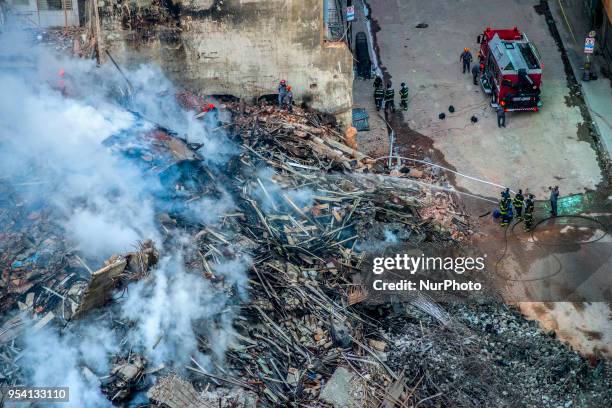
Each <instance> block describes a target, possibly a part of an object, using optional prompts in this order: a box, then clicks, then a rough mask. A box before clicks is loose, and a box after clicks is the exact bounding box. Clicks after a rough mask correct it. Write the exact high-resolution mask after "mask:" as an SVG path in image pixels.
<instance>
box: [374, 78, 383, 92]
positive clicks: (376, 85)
mask: <svg viewBox="0 0 612 408" xmlns="http://www.w3.org/2000/svg"><path fill="white" fill-rule="evenodd" d="M372 86H373V87H374V90H377V89H378V88H382V86H383V81H382V78H381V77H379V76H377V77H376V79H375V80H374V84H373V85H372Z"/></svg>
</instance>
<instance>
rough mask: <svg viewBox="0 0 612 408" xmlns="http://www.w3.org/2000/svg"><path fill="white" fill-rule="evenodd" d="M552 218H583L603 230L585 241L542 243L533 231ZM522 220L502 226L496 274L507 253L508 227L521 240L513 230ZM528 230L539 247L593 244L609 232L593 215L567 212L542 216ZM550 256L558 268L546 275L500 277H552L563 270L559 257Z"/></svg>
mask: <svg viewBox="0 0 612 408" xmlns="http://www.w3.org/2000/svg"><path fill="white" fill-rule="evenodd" d="M554 218H573V219H584V220H587V221H591V222H594V223H595V224H597V225H599V226H600V227H601V229H602V230H603V234H601V236H599V237H597V238H591V239H589V240H586V241H580V242H563V243H558V244H555V243H552V244H551V243H544V242H539V241H538V240H537V239H536V238H535V235H534V234H535V232H536V229H537V227H538V226H539V225H541V224H542V223H544V222H546V221H548V220H550V219H554ZM522 222H524V221H523V220H520V221H518V222H515V223H514V224H512V226H507V227H506V228H504V251H503V253H502V255H501V256H500V258H499V259H498V260H497V262H496V263H495V274H496V275H498V269H499V264H500V263H501V262H502V261H503V260H504V258H505V257H506V255H507V254H508V229H510V232H511V233H512V235H514V237H515V238H516V239H517V240H518V241H522V240H521V239H520V238H519V237H518V236H517V235H516V232H515V231H514V228H515V227H516V226H517V225H519V224H520V223H522ZM529 232H530V235H529V236H530V238H531V242H533V243H534V244H535V245H536V246H538V247H540V248H541V249H545V248H544V247H545V246H562V245H587V244H593V243H595V242H598V241H601V240H602V239H603V238H604V237H605V236H606V235H608V234H609V232H608V228H607V227H606V226H605V225H604V223H603V222H601V221H599V220H598V219H596V218H593V217H588V216H586V215H578V214H568V215H559V216H556V217H546V218H543V219H541V220H539V221H538V222H536V223H535V224H534V225H533V228H531V230H530V231H529ZM551 255H552V257H553V258H554V259H555V261H556V262H557V264H558V268H557V270H556V271H555V272H553V273H551V274H548V275H546V276H541V277H537V278H530V279H511V278H507V277H502V279H504V280H506V281H511V282H536V281H541V280H545V279H549V278H552V277H554V276H556V275H558V274H559V273H561V271H562V270H563V263H562V262H561V260H560V259H559V257H558V256H557V255H555V254H554V253H551Z"/></svg>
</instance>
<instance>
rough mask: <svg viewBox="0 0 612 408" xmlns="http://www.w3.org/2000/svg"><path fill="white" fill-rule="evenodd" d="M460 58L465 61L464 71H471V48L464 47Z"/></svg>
mask: <svg viewBox="0 0 612 408" xmlns="http://www.w3.org/2000/svg"><path fill="white" fill-rule="evenodd" d="M459 60H460V61H461V62H462V63H463V73H464V74H465V73H466V72H470V63H471V62H472V53H471V52H470V49H469V48H467V47H466V48H464V49H463V52H462V53H461V55H460V56H459Z"/></svg>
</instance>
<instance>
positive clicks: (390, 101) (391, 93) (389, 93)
mask: <svg viewBox="0 0 612 408" xmlns="http://www.w3.org/2000/svg"><path fill="white" fill-rule="evenodd" d="M389 108H391V109H392V111H393V112H395V90H394V89H393V88H391V84H387V90H386V91H385V111H386V110H387V109H389Z"/></svg>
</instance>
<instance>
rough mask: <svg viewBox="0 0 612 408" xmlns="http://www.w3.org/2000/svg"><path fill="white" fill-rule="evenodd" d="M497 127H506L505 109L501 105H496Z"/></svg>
mask: <svg viewBox="0 0 612 408" xmlns="http://www.w3.org/2000/svg"><path fill="white" fill-rule="evenodd" d="M497 127H506V111H505V110H504V108H503V107H502V106H498V107H497Z"/></svg>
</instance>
